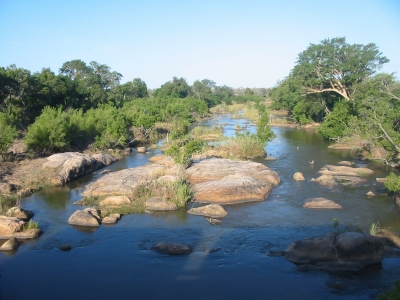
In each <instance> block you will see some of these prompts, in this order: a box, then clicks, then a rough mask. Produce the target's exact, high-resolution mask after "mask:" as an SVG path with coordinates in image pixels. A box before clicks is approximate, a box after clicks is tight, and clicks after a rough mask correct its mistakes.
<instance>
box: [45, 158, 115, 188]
mask: <svg viewBox="0 0 400 300" xmlns="http://www.w3.org/2000/svg"><path fill="white" fill-rule="evenodd" d="M116 160H117V159H116V158H115V157H113V156H111V155H108V154H101V153H99V154H93V155H90V154H82V153H78V152H65V153H57V154H53V155H51V156H49V157H48V158H47V162H46V163H44V164H43V168H50V169H56V170H57V174H58V175H57V177H56V178H54V179H53V182H54V183H61V184H64V183H66V182H69V181H71V180H74V179H76V178H78V177H81V176H83V175H86V174H89V173H92V172H94V171H96V170H98V169H100V168H102V167H104V166H108V165H109V164H111V163H113V162H115V161H116Z"/></svg>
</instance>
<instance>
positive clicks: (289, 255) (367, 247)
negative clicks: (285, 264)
mask: <svg viewBox="0 0 400 300" xmlns="http://www.w3.org/2000/svg"><path fill="white" fill-rule="evenodd" d="M285 258H286V259H287V260H289V261H291V262H293V263H295V264H305V266H300V267H299V268H298V269H299V270H310V269H325V270H360V269H362V268H363V267H364V266H366V265H371V264H376V263H380V262H381V261H382V259H383V258H384V245H383V242H382V241H381V240H380V239H379V238H377V237H375V236H371V235H368V234H362V233H359V232H344V233H341V234H339V235H337V236H335V235H325V236H317V237H312V238H308V239H304V240H299V241H296V242H294V243H292V244H291V245H289V247H288V248H287V249H286V252H285Z"/></svg>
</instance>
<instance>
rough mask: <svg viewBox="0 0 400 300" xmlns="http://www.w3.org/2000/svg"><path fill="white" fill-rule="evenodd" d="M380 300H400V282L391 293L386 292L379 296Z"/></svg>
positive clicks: (395, 284) (397, 282)
mask: <svg viewBox="0 0 400 300" xmlns="http://www.w3.org/2000/svg"><path fill="white" fill-rule="evenodd" d="M377 299H378V300H398V299H400V281H396V282H395V283H394V288H393V289H392V290H389V291H385V292H384V293H383V294H381V295H379V296H378V298H377Z"/></svg>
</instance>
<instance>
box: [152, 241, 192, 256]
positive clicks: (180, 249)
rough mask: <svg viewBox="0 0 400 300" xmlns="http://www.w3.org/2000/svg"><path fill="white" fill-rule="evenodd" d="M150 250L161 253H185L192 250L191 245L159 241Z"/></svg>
mask: <svg viewBox="0 0 400 300" xmlns="http://www.w3.org/2000/svg"><path fill="white" fill-rule="evenodd" d="M151 250H153V251H156V252H158V253H161V254H169V255H185V254H190V253H191V252H192V247H190V246H189V245H184V244H170V243H159V244H157V245H154V246H153V247H151Z"/></svg>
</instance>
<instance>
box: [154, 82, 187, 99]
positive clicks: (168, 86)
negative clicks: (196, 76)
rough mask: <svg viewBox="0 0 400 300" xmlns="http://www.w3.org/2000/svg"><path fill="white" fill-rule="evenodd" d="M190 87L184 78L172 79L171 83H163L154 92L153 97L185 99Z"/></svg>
mask: <svg viewBox="0 0 400 300" xmlns="http://www.w3.org/2000/svg"><path fill="white" fill-rule="evenodd" d="M190 90H191V89H190V86H189V84H188V83H187V82H186V79H184V78H182V77H181V78H177V77H173V78H172V81H168V82H166V83H164V84H163V85H162V86H161V87H160V88H159V89H156V90H155V91H154V94H153V96H154V97H175V98H185V97H187V96H188V95H189V93H190Z"/></svg>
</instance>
